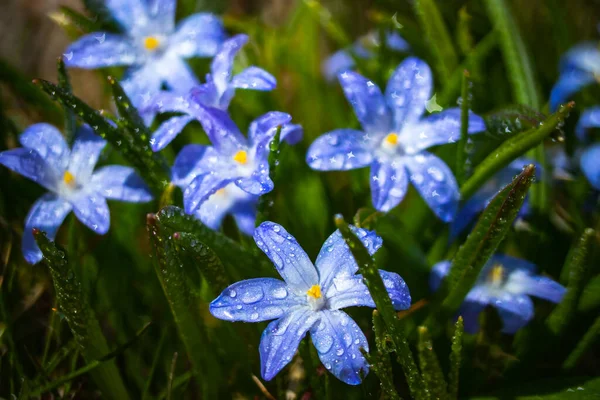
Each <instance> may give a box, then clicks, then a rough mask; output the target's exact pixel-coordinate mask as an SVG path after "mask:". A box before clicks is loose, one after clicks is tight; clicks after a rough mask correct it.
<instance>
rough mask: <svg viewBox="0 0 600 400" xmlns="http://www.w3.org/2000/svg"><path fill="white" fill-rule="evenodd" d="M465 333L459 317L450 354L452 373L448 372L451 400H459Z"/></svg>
mask: <svg viewBox="0 0 600 400" xmlns="http://www.w3.org/2000/svg"><path fill="white" fill-rule="evenodd" d="M463 333H464V323H463V318H462V317H460V316H459V317H458V320H457V321H456V324H454V336H452V351H451V353H450V372H448V395H449V398H450V399H458V382H459V375H460V364H461V361H462V354H461V352H462V337H463Z"/></svg>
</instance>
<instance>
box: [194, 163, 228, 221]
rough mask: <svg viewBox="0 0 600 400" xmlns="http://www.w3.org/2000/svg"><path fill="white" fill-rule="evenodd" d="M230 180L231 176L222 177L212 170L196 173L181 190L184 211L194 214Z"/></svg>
mask: <svg viewBox="0 0 600 400" xmlns="http://www.w3.org/2000/svg"><path fill="white" fill-rule="evenodd" d="M232 181H233V178H228V177H223V176H221V175H219V174H217V173H213V172H209V173H206V174H203V175H198V176H197V177H196V178H194V180H193V181H192V182H191V183H190V184H189V185H188V187H187V188H186V189H185V190H184V191H183V205H184V208H185V212H186V213H187V214H194V213H195V212H196V210H198V208H199V207H200V206H201V205H202V203H204V202H205V201H206V200H207V199H208V198H209V197H210V196H212V195H213V194H214V193H216V191H217V190H219V189H221V188H224V187H225V186H227V184H228V183H230V182H232Z"/></svg>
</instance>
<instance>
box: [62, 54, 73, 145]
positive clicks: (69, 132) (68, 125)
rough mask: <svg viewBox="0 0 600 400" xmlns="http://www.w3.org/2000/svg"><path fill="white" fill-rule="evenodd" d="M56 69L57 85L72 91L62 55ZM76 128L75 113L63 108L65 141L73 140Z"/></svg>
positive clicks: (71, 141)
mask: <svg viewBox="0 0 600 400" xmlns="http://www.w3.org/2000/svg"><path fill="white" fill-rule="evenodd" d="M57 69H58V86H59V87H60V88H62V89H64V90H65V91H67V92H69V93H72V92H73V91H72V89H71V82H70V80H69V74H67V68H66V67H65V62H64V61H63V59H62V57H61V58H59V59H58V61H57ZM76 130H77V124H76V120H75V114H73V111H71V110H69V109H67V108H65V135H66V137H67V142H68V143H69V144H73V141H74V140H75V131H76Z"/></svg>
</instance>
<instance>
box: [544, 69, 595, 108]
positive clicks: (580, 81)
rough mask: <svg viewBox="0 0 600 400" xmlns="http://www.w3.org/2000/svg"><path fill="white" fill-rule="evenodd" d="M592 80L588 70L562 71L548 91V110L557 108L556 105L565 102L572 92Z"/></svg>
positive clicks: (592, 77)
mask: <svg viewBox="0 0 600 400" xmlns="http://www.w3.org/2000/svg"><path fill="white" fill-rule="evenodd" d="M593 82H595V78H594V75H592V74H590V73H589V72H586V71H581V70H578V69H573V70H568V71H565V72H563V73H562V74H561V75H560V77H559V78H558V81H557V82H556V83H555V84H554V87H552V91H551V92H550V111H551V112H554V111H556V110H558V106H560V105H561V104H563V103H564V102H566V101H567V100H568V99H569V97H571V95H572V94H574V93H576V92H578V91H579V90H580V89H581V88H582V87H584V86H586V85H589V84H590V83H593Z"/></svg>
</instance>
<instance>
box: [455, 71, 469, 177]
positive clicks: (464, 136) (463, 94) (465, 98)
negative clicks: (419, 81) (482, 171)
mask: <svg viewBox="0 0 600 400" xmlns="http://www.w3.org/2000/svg"><path fill="white" fill-rule="evenodd" d="M470 82H471V81H470V79H469V71H467V70H465V71H463V82H462V88H461V91H460V98H461V99H462V103H461V105H460V139H459V140H458V145H457V146H456V181H457V182H458V185H459V186H460V185H462V184H463V183H464V180H465V178H466V175H467V171H466V161H467V152H466V147H467V140H468V138H469V104H470V103H471V101H470V92H469V85H470Z"/></svg>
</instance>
